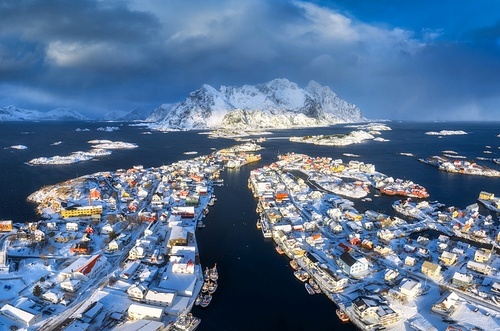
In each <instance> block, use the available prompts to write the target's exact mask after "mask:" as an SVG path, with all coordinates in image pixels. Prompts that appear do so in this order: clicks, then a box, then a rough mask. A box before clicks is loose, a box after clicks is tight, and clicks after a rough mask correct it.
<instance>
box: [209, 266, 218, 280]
mask: <svg viewBox="0 0 500 331" xmlns="http://www.w3.org/2000/svg"><path fill="white" fill-rule="evenodd" d="M209 278H210V280H213V281H215V280H217V279H219V272H218V271H217V263H216V264H215V265H214V267H213V268H212V269H210V276H209Z"/></svg>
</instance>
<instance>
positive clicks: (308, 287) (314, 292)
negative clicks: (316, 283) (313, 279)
mask: <svg viewBox="0 0 500 331" xmlns="http://www.w3.org/2000/svg"><path fill="white" fill-rule="evenodd" d="M304 287H305V288H306V291H307V293H309V295H314V294H316V291H314V289H313V288H312V286H311V285H309V283H304Z"/></svg>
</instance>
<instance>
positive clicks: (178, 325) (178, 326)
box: [173, 313, 201, 331]
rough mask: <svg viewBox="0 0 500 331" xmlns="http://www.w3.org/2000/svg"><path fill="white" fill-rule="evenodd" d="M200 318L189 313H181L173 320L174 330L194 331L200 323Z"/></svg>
mask: <svg viewBox="0 0 500 331" xmlns="http://www.w3.org/2000/svg"><path fill="white" fill-rule="evenodd" d="M200 322H201V319H200V318H198V317H194V316H193V315H192V314H191V313H189V314H184V315H181V316H179V317H178V318H177V320H176V321H175V322H174V324H173V326H174V330H179V331H194V330H196V328H197V327H198V325H200Z"/></svg>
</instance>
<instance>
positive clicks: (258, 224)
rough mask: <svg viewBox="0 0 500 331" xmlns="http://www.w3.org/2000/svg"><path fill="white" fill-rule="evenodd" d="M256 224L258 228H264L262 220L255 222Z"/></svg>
mask: <svg viewBox="0 0 500 331" xmlns="http://www.w3.org/2000/svg"><path fill="white" fill-rule="evenodd" d="M255 226H257V229H260V228H262V224H260V220H258V221H257V223H256V224H255Z"/></svg>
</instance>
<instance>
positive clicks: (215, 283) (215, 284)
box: [208, 281, 217, 294]
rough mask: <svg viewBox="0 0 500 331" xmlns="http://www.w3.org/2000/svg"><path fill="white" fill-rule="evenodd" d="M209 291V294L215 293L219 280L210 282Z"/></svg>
mask: <svg viewBox="0 0 500 331" xmlns="http://www.w3.org/2000/svg"><path fill="white" fill-rule="evenodd" d="M208 283H209V284H208V293H209V294H214V292H215V290H217V282H212V281H209V282H208Z"/></svg>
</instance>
